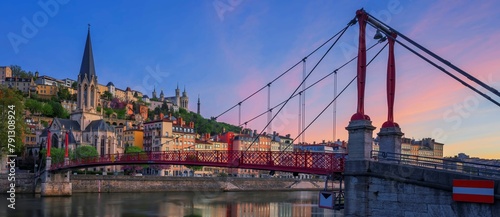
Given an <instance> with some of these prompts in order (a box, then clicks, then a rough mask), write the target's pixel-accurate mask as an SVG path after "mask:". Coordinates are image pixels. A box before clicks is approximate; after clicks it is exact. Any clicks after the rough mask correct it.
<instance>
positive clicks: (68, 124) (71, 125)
mask: <svg viewBox="0 0 500 217" xmlns="http://www.w3.org/2000/svg"><path fill="white" fill-rule="evenodd" d="M54 122H56V123H58V124H59V125H60V126H61V127H63V126H64V129H68V130H74V131H80V124H79V123H78V122H77V121H74V120H70V119H62V118H54V120H53V123H54Z"/></svg>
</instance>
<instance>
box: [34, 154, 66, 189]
mask: <svg viewBox="0 0 500 217" xmlns="http://www.w3.org/2000/svg"><path fill="white" fill-rule="evenodd" d="M68 160H69V159H68V158H66V159H65V160H64V161H65V162H68ZM51 161H52V159H51V158H50V157H47V160H46V167H45V172H44V173H43V175H42V183H41V189H40V194H41V195H42V197H51V196H71V194H72V192H73V188H72V185H71V182H70V171H66V172H51V171H49V169H48V168H50V166H51Z"/></svg>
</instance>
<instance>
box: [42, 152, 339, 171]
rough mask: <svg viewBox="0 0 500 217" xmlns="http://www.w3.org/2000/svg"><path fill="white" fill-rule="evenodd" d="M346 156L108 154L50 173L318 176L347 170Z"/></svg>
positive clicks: (55, 167)
mask: <svg viewBox="0 0 500 217" xmlns="http://www.w3.org/2000/svg"><path fill="white" fill-rule="evenodd" d="M344 162H345V155H344V154H334V153H314V152H271V151H165V152H146V153H134V154H108V155H103V156H99V157H93V158H86V159H75V160H71V161H69V162H68V163H67V164H64V162H60V163H55V164H52V166H51V168H50V170H52V171H57V170H68V169H78V168H86V167H96V166H109V165H126V164H170V165H196V166H214V167H230V168H242V169H258V170H275V171H283V172H298V173H309V174H318V175H329V174H333V173H341V172H343V171H344Z"/></svg>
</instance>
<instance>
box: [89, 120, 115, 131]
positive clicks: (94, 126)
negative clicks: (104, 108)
mask: <svg viewBox="0 0 500 217" xmlns="http://www.w3.org/2000/svg"><path fill="white" fill-rule="evenodd" d="M90 131H111V132H115V129H114V128H113V127H112V126H110V125H109V124H107V123H106V122H104V120H94V121H92V122H90V124H89V125H88V126H87V127H86V128H85V131H84V132H90Z"/></svg>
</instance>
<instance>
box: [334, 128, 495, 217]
mask: <svg viewBox="0 0 500 217" xmlns="http://www.w3.org/2000/svg"><path fill="white" fill-rule="evenodd" d="M346 129H347V130H348V131H349V145H348V149H349V156H348V159H347V160H346V164H345V172H344V178H345V201H344V215H345V216H404V217H410V216H436V217H442V216H447V217H448V216H486V217H490V216H491V217H493V216H499V215H500V180H499V178H498V177H496V178H492V177H481V176H474V175H470V174H465V173H460V172H455V171H448V170H443V169H435V168H429V167H422V166H412V165H408V164H399V163H398V162H396V161H383V160H379V161H376V160H372V159H370V157H371V156H370V152H371V150H372V138H373V135H372V134H373V130H374V129H375V127H374V126H372V124H371V121H369V120H353V121H351V122H350V123H349V125H348V126H347V127H346ZM378 135H379V137H380V143H379V146H380V149H381V150H384V151H386V152H393V153H399V152H400V145H401V136H402V135H403V134H402V133H401V130H400V129H399V127H397V128H392V129H384V127H383V128H382V129H381V130H380V133H379V134H378ZM384 136H385V138H382V137H384ZM379 159H380V158H379ZM454 179H466V180H485V179H489V180H492V179H493V180H494V179H496V180H494V182H495V187H494V198H495V202H494V203H493V204H486V203H470V202H457V201H454V200H453V197H452V195H453V193H452V192H453V180H454Z"/></svg>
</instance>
